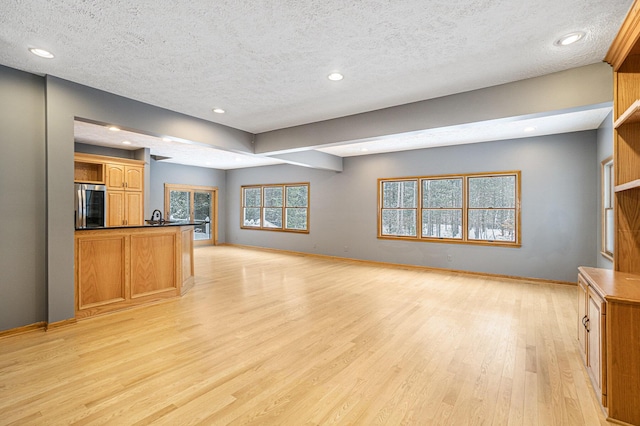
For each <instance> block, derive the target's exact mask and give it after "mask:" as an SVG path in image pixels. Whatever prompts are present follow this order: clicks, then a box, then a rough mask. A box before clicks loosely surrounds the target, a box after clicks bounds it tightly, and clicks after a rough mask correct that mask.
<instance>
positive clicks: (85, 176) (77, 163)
mask: <svg viewBox="0 0 640 426" xmlns="http://www.w3.org/2000/svg"><path fill="white" fill-rule="evenodd" d="M105 176H106V174H105V165H104V163H103V162H101V161H99V160H96V157H95V156H93V155H89V154H75V156H74V161H73V181H74V182H75V183H93V184H96V185H104V183H105Z"/></svg>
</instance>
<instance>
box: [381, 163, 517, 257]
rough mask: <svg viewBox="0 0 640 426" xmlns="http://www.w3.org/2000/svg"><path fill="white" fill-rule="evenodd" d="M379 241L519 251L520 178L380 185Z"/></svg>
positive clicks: (406, 181) (410, 180)
mask: <svg viewBox="0 0 640 426" xmlns="http://www.w3.org/2000/svg"><path fill="white" fill-rule="evenodd" d="M378 187H379V195H378V196H379V203H378V205H379V211H378V217H379V228H378V238H393V239H407V240H417V241H432V242H434V241H441V242H462V243H472V244H491V245H510V246H520V233H519V225H520V172H499V173H486V174H464V175H451V176H424V177H412V178H397V179H379V180H378Z"/></svg>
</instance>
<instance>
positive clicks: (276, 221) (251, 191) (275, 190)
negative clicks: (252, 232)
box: [240, 183, 309, 232]
mask: <svg viewBox="0 0 640 426" xmlns="http://www.w3.org/2000/svg"><path fill="white" fill-rule="evenodd" d="M241 191H242V194H241V196H242V217H241V222H240V227H241V228H244V229H263V230H272V231H288V232H309V184H308V183H295V184H274V185H246V186H243V187H242V188H241Z"/></svg>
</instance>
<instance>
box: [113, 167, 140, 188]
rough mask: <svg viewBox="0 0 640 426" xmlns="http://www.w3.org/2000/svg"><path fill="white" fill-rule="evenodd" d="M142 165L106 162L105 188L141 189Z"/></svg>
mask: <svg viewBox="0 0 640 426" xmlns="http://www.w3.org/2000/svg"><path fill="white" fill-rule="evenodd" d="M143 186H144V166H140V165H127V164H120V163H107V189H108V190H109V189H113V190H123V191H125V190H126V191H142V187H143Z"/></svg>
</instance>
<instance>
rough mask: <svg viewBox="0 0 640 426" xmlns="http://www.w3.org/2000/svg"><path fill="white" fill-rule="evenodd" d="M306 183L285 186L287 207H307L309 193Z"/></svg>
mask: <svg viewBox="0 0 640 426" xmlns="http://www.w3.org/2000/svg"><path fill="white" fill-rule="evenodd" d="M308 192H309V191H308V187H307V185H301V186H287V207H307V205H308V203H309V193H308Z"/></svg>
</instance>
